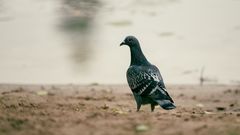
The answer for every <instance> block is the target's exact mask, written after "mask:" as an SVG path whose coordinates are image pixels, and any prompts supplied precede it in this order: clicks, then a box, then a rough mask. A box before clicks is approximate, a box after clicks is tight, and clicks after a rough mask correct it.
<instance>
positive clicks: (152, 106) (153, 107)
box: [151, 104, 155, 112]
mask: <svg viewBox="0 0 240 135" xmlns="http://www.w3.org/2000/svg"><path fill="white" fill-rule="evenodd" d="M154 109H155V105H154V104H151V111H152V112H153V111H154Z"/></svg>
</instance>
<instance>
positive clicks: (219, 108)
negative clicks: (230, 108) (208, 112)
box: [216, 107, 226, 111]
mask: <svg viewBox="0 0 240 135" xmlns="http://www.w3.org/2000/svg"><path fill="white" fill-rule="evenodd" d="M216 109H217V110H218V111H225V110H226V108H225V107H216Z"/></svg>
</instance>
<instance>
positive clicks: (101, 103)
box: [0, 84, 240, 135]
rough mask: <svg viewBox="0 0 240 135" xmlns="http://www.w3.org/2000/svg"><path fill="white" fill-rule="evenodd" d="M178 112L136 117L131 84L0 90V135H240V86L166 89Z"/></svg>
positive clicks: (5, 86) (147, 110)
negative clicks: (129, 86) (129, 85)
mask: <svg viewBox="0 0 240 135" xmlns="http://www.w3.org/2000/svg"><path fill="white" fill-rule="evenodd" d="M167 88H168V91H169V93H170V95H171V96H172V97H173V99H174V101H175V103H176V106H177V108H176V109H175V110H171V111H166V110H163V109H161V108H160V107H156V109H155V111H154V112H151V111H150V106H149V105H147V106H143V107H142V108H141V111H140V112H136V105H135V101H134V99H133V96H132V94H131V92H130V90H129V88H128V86H127V85H98V84H92V85H72V84H69V85H12V84H1V85H0V134H1V135H112V134H115V135H136V134H143V135H149V134H155V135H156V134H161V135H193V134H197V135H210V134H212V135H213V134H218V135H239V134H240V98H239V97H240V87H239V86H225V85H208V86H203V87H201V86H197V85H167Z"/></svg>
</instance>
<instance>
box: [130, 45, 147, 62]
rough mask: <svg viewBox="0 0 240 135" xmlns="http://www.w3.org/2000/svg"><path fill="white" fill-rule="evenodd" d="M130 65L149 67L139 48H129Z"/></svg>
mask: <svg viewBox="0 0 240 135" xmlns="http://www.w3.org/2000/svg"><path fill="white" fill-rule="evenodd" d="M130 51H131V64H130V65H150V63H149V62H148V60H147V59H146V57H145V56H144V54H143V52H142V49H141V47H140V46H136V47H131V48H130Z"/></svg>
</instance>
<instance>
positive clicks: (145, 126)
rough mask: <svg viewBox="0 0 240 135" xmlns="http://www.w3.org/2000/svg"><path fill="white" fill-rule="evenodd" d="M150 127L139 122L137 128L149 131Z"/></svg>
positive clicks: (137, 129)
mask: <svg viewBox="0 0 240 135" xmlns="http://www.w3.org/2000/svg"><path fill="white" fill-rule="evenodd" d="M149 129H150V128H149V126H148V125H145V124H139V125H137V126H136V128H135V130H136V131H137V132H145V131H148V130H149Z"/></svg>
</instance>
